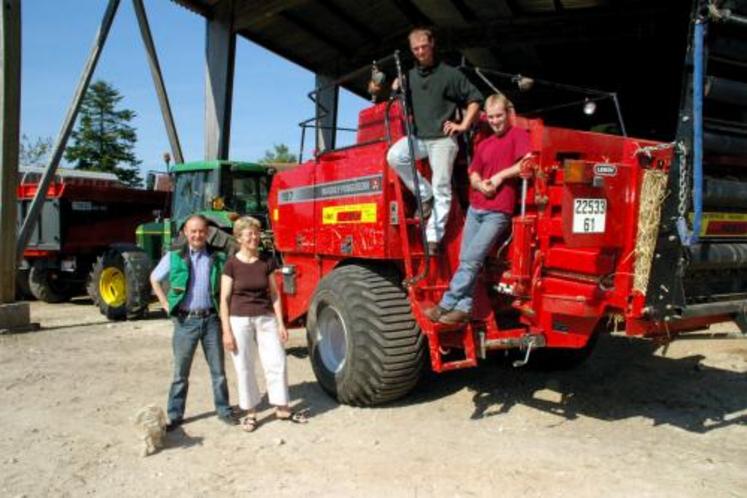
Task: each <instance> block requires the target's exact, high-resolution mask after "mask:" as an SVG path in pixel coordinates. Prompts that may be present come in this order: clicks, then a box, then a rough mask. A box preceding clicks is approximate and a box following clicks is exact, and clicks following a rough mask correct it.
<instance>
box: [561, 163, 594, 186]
mask: <svg viewBox="0 0 747 498" xmlns="http://www.w3.org/2000/svg"><path fill="white" fill-rule="evenodd" d="M592 177H593V174H592V171H591V168H590V167H588V165H587V163H586V161H580V160H577V159H566V160H565V161H564V162H563V181H565V183H591V182H592Z"/></svg>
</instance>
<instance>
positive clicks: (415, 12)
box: [393, 0, 433, 26]
mask: <svg viewBox="0 0 747 498" xmlns="http://www.w3.org/2000/svg"><path fill="white" fill-rule="evenodd" d="M393 3H394V5H395V6H396V7H397V8H398V9H399V11H400V12H402V14H404V16H405V17H406V18H407V20H408V21H410V24H412V25H413V26H429V25H431V24H433V21H432V20H431V19H429V18H428V16H426V15H425V14H424V13H423V12H422V11H421V10H420V9H419V8H418V7H417V6H416V5H415V4H414V3H412V2H411V1H410V0H393Z"/></svg>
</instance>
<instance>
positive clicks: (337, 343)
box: [307, 265, 425, 406]
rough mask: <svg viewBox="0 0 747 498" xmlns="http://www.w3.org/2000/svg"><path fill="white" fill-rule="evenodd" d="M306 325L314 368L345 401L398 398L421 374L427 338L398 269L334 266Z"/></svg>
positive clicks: (368, 403) (361, 403)
mask: <svg viewBox="0 0 747 498" xmlns="http://www.w3.org/2000/svg"><path fill="white" fill-rule="evenodd" d="M307 331H308V332H307V338H308V342H309V356H310V358H311V365H312V368H313V370H314V374H315V375H316V378H317V380H318V381H319V383H320V384H321V386H322V388H324V390H325V391H327V392H328V393H329V394H331V395H332V396H334V397H335V398H337V400H338V401H340V402H341V403H346V404H350V405H355V406H371V405H377V404H381V403H385V402H387V401H393V400H395V399H398V398H401V397H402V396H404V395H405V394H407V393H408V392H409V391H410V390H411V389H412V388H413V387H414V386H415V384H417V382H418V379H419V378H420V372H421V370H422V367H423V358H424V354H425V347H424V338H423V335H422V334H421V332H420V328H419V327H418V325H417V322H416V321H415V318H414V317H413V315H412V309H411V308H410V302H409V300H408V297H407V293H405V291H404V290H403V289H402V288H401V287H400V286H399V285H398V284H397V283H396V277H395V276H394V275H390V274H387V273H385V272H382V271H381V270H379V269H375V268H370V267H366V266H360V265H349V266H343V267H340V268H337V269H335V270H333V271H332V272H331V273H330V274H329V275H327V276H326V277H324V278H323V279H322V280H321V282H319V286H318V287H317V290H316V292H315V293H314V297H313V299H312V302H311V306H310V307H309V314H308V320H307Z"/></svg>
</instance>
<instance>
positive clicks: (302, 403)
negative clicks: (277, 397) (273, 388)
mask: <svg viewBox="0 0 747 498" xmlns="http://www.w3.org/2000/svg"><path fill="white" fill-rule="evenodd" d="M288 394H289V396H290V406H291V409H292V410H293V411H296V412H299V411H302V412H304V413H305V414H306V416H307V418H309V419H313V418H314V417H316V416H319V415H321V414H323V413H326V412H328V411H330V410H334V409H335V408H337V407H339V406H340V404H339V403H338V402H337V401H335V400H334V399H332V398H331V397H330V396H329V395H328V394H327V393H325V392H324V391H323V390H322V388H321V387H320V386H319V384H317V383H316V382H300V383H298V384H291V385H289V386H288ZM270 408H271V405H270V403H269V402H268V400H267V395H264V396H263V397H262V401H261V402H260V403H259V405H258V406H257V409H258V410H259V411H260V412H262V411H265V410H268V409H270ZM268 417H269V418H270V419H272V418H273V416H272V415H268ZM260 423H261V421H260Z"/></svg>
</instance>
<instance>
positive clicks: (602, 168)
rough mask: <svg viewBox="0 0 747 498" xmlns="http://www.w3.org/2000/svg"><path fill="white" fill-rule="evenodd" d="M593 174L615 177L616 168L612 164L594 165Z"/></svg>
mask: <svg viewBox="0 0 747 498" xmlns="http://www.w3.org/2000/svg"><path fill="white" fill-rule="evenodd" d="M594 174H595V175H597V176H616V175H617V166H615V165H614V164H605V163H600V164H595V165H594Z"/></svg>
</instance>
